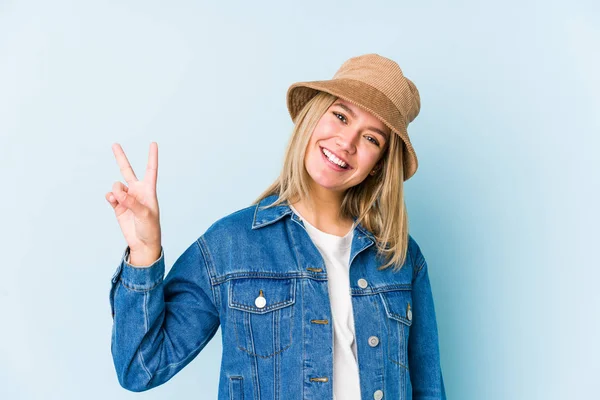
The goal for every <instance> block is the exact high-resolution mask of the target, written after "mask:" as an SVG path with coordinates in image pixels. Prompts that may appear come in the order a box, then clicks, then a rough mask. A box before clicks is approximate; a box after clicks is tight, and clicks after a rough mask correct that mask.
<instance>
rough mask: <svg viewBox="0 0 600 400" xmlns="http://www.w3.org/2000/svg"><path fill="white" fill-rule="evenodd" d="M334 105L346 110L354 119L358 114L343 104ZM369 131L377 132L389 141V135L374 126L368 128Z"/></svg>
mask: <svg viewBox="0 0 600 400" xmlns="http://www.w3.org/2000/svg"><path fill="white" fill-rule="evenodd" d="M334 105H335V106H338V107H341V108H343V109H344V110H346V111H347V112H348V113H349V114H350V115H351V116H352V118H356V114H355V113H354V111H352V110H351V109H350V108H349V107H348V106H346V105H345V104H342V103H335V104H334ZM367 129H370V130H372V131H375V132H377V133H379V134H380V135H381V136H382V137H384V138H385V140H386V141H387V140H388V135H387V134H386V133H385V132H383V131H382V130H381V129H378V128H375V127H374V126H369V127H367Z"/></svg>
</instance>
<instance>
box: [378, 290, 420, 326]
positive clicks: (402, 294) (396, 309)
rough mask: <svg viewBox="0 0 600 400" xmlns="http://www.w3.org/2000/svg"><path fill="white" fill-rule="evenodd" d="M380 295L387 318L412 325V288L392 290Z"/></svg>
mask: <svg viewBox="0 0 600 400" xmlns="http://www.w3.org/2000/svg"><path fill="white" fill-rule="evenodd" d="M380 295H381V298H382V300H383V306H384V308H385V312H386V314H387V316H388V318H391V319H395V320H396V321H399V322H402V323H403V324H406V325H408V326H410V325H412V290H410V289H406V290H392V291H388V292H382V293H380Z"/></svg>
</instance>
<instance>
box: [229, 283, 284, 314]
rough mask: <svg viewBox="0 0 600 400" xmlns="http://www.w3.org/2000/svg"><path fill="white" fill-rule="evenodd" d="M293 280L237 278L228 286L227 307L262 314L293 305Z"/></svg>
mask: <svg viewBox="0 0 600 400" xmlns="http://www.w3.org/2000/svg"><path fill="white" fill-rule="evenodd" d="M295 289H296V285H295V279H291V278H290V279H273V278H238V279H234V280H232V281H231V285H230V286H229V307H231V308H235V309H238V310H241V311H248V312H251V313H256V314H264V313H268V312H270V311H274V310H278V309H280V308H283V307H287V306H289V305H292V304H294V301H295Z"/></svg>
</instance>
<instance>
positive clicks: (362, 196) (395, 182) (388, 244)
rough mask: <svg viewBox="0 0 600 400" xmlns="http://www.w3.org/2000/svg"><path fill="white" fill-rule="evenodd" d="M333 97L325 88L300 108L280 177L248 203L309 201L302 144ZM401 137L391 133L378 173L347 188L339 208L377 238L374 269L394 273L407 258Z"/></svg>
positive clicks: (304, 147)
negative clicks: (267, 199)
mask: <svg viewBox="0 0 600 400" xmlns="http://www.w3.org/2000/svg"><path fill="white" fill-rule="evenodd" d="M335 100H337V97H336V96H333V95H331V94H329V93H326V92H319V93H318V94H317V95H316V96H314V97H313V98H312V99H311V100H310V101H309V102H308V103H307V104H306V105H305V106H304V108H302V110H301V111H300V113H299V114H298V116H297V117H296V123H295V125H294V129H293V131H292V135H291V137H290V139H289V142H288V145H287V148H286V151H285V157H284V160H283V168H282V170H281V173H280V174H279V177H278V178H277V179H276V180H275V181H274V182H273V183H272V184H271V185H270V186H269V187H268V188H267V189H266V190H265V191H264V192H263V193H261V194H260V196H258V198H257V199H256V200H254V202H252V204H258V203H259V202H260V201H261V200H263V199H264V198H265V197H268V196H270V195H273V194H276V195H278V196H279V198H278V199H277V201H275V202H274V203H272V204H271V205H270V206H268V207H274V206H276V205H279V204H281V203H283V202H284V201H288V202H292V203H293V202H294V201H293V200H297V199H298V198H303V199H310V190H309V186H310V185H309V181H310V177H309V175H308V172H307V171H306V168H305V167H304V155H305V152H306V147H307V145H308V143H309V141H310V137H311V136H312V132H313V131H314V129H315V127H316V126H317V123H318V122H319V120H320V119H321V117H322V116H323V114H324V113H325V112H326V111H327V109H329V107H330V106H331V105H332V104H333V102H334V101H335ZM402 146H404V144H403V142H402V139H401V138H400V137H399V136H398V135H397V134H395V133H393V132H392V134H391V135H390V138H389V141H388V144H387V147H386V149H385V150H384V152H383V154H382V156H381V159H380V161H378V162H379V163H383V165H382V167H381V168H379V171H378V172H377V174H375V175H373V176H371V175H368V176H367V177H366V178H365V179H364V180H363V181H362V182H361V183H359V184H358V185H355V186H353V187H351V188H349V189H347V190H346V192H345V193H344V197H343V200H342V205H341V208H340V217H344V218H346V217H351V216H352V217H357V220H356V223H360V224H361V225H362V226H363V227H364V228H365V229H367V230H369V231H370V232H371V233H373V235H374V236H375V239H376V244H377V256H378V257H385V258H384V260H385V264H384V265H382V266H380V267H378V268H377V269H378V270H383V269H385V268H388V267H390V266H391V265H394V272H397V271H398V270H399V269H400V268H401V267H402V265H403V264H404V261H405V259H406V251H407V248H408V214H407V211H406V204H405V202H404V185H403V183H404V179H403V177H404V170H403V165H404V163H403V159H402Z"/></svg>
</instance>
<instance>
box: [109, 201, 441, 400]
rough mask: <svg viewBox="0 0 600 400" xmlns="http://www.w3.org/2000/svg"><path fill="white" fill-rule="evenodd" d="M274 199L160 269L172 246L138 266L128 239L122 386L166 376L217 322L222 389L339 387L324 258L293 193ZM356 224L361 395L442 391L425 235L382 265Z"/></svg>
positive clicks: (300, 393) (233, 217)
mask: <svg viewBox="0 0 600 400" xmlns="http://www.w3.org/2000/svg"><path fill="white" fill-rule="evenodd" d="M276 198H277V196H276V195H272V196H269V197H267V198H266V199H263V200H262V201H261V202H260V203H259V204H258V206H257V205H252V206H249V207H246V208H243V209H241V210H238V211H236V212H234V213H232V214H230V215H228V216H226V217H224V218H221V219H219V220H218V221H216V222H215V223H214V224H213V225H211V226H210V227H209V228H208V229H207V230H206V232H205V233H204V234H202V235H201V236H200V237H199V238H198V239H197V240H196V241H194V242H193V243H192V244H191V245H190V246H189V247H188V248H187V249H186V250H185V251H184V253H183V254H182V255H181V256H180V257H179V258H178V259H177V260H176V261H175V264H174V265H173V267H172V268H171V270H170V271H169V273H168V274H167V276H166V277H165V278H164V280H163V277H164V272H165V264H164V252H162V251H161V256H160V258H159V259H158V260H157V261H155V262H154V263H153V264H152V265H151V266H150V267H148V268H139V267H133V266H132V265H130V264H128V263H127V262H126V261H125V259H126V257H127V255H128V253H129V248H127V249H126V250H125V252H124V254H123V258H122V260H121V263H120V265H119V267H118V268H117V271H116V273H115V274H114V276H113V278H112V286H111V290H110V304H111V311H112V315H113V330H112V344H111V352H112V356H113V361H114V365H115V368H116V373H117V377H118V380H119V383H120V384H121V386H123V387H124V388H126V389H128V390H131V391H134V392H140V391H144V390H148V389H151V388H153V387H156V386H158V385H161V384H163V383H165V382H166V381H168V380H169V379H171V378H172V377H173V376H174V375H175V374H177V372H179V371H180V370H181V369H182V368H183V367H185V366H186V365H187V364H188V363H189V362H190V361H192V360H193V359H194V358H195V357H196V356H197V355H198V353H200V351H202V349H203V348H204V346H206V344H207V343H208V342H209V341H210V340H211V339H212V337H213V336H214V335H215V333H216V332H217V329H218V328H219V326H221V333H222V343H223V354H222V362H221V374H220V380H219V399H232V400H238V399H239V400H241V399H246V400H248V399H254V400H259V399H261V400H270V399H290V400H293V399H332V398H333V353H332V352H333V331H332V328H333V325H332V324H331V323H330V320H331V308H330V302H329V294H328V286H327V271H326V268H325V263H324V261H323V258H322V256H321V254H320V253H319V251H318V249H317V248H316V246H315V245H314V244H313V242H312V240H311V239H310V237H309V235H308V233H307V232H306V231H305V228H304V224H303V222H302V221H301V220H300V219H299V218H298V216H297V215H296V214H295V213H293V212H292V210H291V208H290V207H289V205H287V203H285V204H282V205H279V206H276V207H274V208H269V209H261V208H260V206H263V205H266V204H270V203H271V202H272V201H274V200H275V199H276ZM355 221H356V218H355ZM354 229H355V231H354V236H353V239H352V244H351V252H350V292H351V298H352V307H353V313H354V321H355V331H356V341H357V352H358V365H359V375H360V387H361V397H362V399H365V400H366V399H375V400H378V399H402V400H405V399H406V400H408V399H428V400H433V399H445V398H446V395H445V390H444V383H443V378H442V371H441V367H440V355H439V347H438V332H437V324H436V318H435V311H434V304H433V298H432V294H431V287H430V283H429V276H428V272H427V263H426V261H425V259H424V257H423V255H422V253H421V251H420V249H419V246H418V245H417V243H416V242H415V240H414V239H413V238H412V237H410V236H409V248H408V255H407V258H406V262H405V264H404V265H403V267H402V269H401V270H400V271H398V272H397V273H393V271H392V268H391V267H390V268H388V269H385V270H383V271H378V270H377V266H378V265H381V261H382V260H376V258H375V257H376V255H375V253H376V246H375V241H374V236H373V234H372V233H371V232H369V231H367V230H366V229H365V228H364V227H363V226H362V225H361V224H358V225H356V227H355V228H354ZM378 261H379V262H378ZM339 400H343V399H339Z"/></svg>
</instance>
